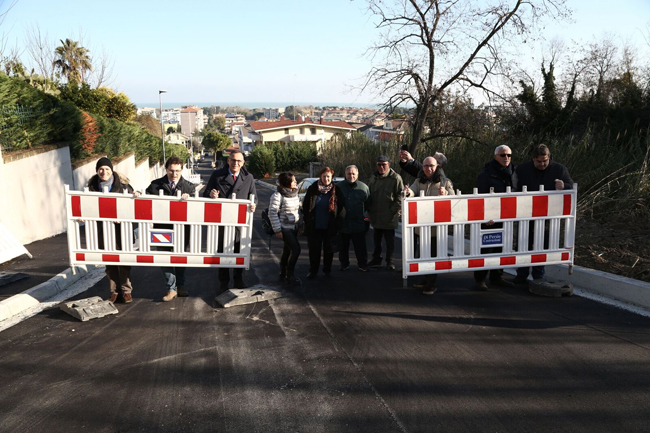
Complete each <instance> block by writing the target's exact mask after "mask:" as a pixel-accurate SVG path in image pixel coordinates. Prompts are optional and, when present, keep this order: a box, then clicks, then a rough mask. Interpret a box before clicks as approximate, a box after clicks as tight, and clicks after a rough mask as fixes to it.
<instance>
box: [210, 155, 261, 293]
mask: <svg viewBox="0 0 650 433" xmlns="http://www.w3.org/2000/svg"><path fill="white" fill-rule="evenodd" d="M227 162H228V165H227V166H225V167H223V168H220V169H217V170H215V171H214V173H212V176H210V180H209V181H208V184H207V185H206V187H205V190H204V191H203V196H204V197H210V198H225V199H229V198H231V197H232V195H233V194H234V195H235V198H236V199H238V200H248V199H249V198H250V197H251V196H254V197H255V203H253V204H252V205H251V209H250V210H251V212H255V206H256V204H257V191H256V190H255V178H254V177H253V175H252V174H250V173H249V172H248V171H247V170H246V169H245V168H244V164H245V162H246V161H245V160H244V154H243V153H242V152H241V151H240V150H234V151H232V152H230V156H229V157H228V160H227ZM223 234H224V228H223V227H219V245H218V246H217V251H218V252H223ZM240 246H241V243H240V236H239V231H237V233H236V235H235V252H236V253H237V252H239V250H240ZM243 273H244V270H243V269H242V268H234V269H233V280H234V286H235V288H237V289H245V288H246V284H245V283H244V280H243V278H242V276H243ZM229 283H230V268H219V291H220V292H223V291H226V290H228V284H229Z"/></svg>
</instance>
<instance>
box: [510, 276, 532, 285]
mask: <svg viewBox="0 0 650 433" xmlns="http://www.w3.org/2000/svg"><path fill="white" fill-rule="evenodd" d="M512 282H513V283H514V284H518V285H522V286H523V285H525V284H528V278H524V277H515V279H514V280H512Z"/></svg>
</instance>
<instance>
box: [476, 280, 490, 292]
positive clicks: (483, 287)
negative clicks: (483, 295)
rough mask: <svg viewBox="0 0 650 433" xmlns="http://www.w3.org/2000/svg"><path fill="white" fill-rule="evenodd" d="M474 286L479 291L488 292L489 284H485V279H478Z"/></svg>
mask: <svg viewBox="0 0 650 433" xmlns="http://www.w3.org/2000/svg"><path fill="white" fill-rule="evenodd" d="M474 288H475V289H476V290H478V291H479V292H487V290H488V286H487V285H486V284H485V281H477V282H476V284H474Z"/></svg>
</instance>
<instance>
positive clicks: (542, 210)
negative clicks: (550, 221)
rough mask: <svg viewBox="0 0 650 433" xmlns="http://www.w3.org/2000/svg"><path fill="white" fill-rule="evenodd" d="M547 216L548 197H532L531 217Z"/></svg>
mask: <svg viewBox="0 0 650 433" xmlns="http://www.w3.org/2000/svg"><path fill="white" fill-rule="evenodd" d="M547 215H548V196H547V195H534V196H533V216H534V217H543V216H547Z"/></svg>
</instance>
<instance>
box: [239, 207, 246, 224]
mask: <svg viewBox="0 0 650 433" xmlns="http://www.w3.org/2000/svg"><path fill="white" fill-rule="evenodd" d="M247 210H248V205H246V204H240V205H239V215H238V216H237V223H238V224H246V211H247Z"/></svg>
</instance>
